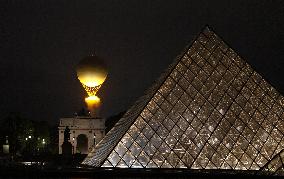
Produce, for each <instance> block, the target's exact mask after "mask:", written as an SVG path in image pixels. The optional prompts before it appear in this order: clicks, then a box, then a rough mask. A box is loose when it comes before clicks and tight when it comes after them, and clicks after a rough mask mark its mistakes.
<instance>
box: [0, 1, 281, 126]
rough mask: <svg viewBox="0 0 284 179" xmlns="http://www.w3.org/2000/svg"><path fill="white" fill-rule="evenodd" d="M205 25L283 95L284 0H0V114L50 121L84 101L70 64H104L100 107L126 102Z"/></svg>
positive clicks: (114, 109)
mask: <svg viewBox="0 0 284 179" xmlns="http://www.w3.org/2000/svg"><path fill="white" fill-rule="evenodd" d="M205 24H209V25H210V26H211V27H212V28H213V30H215V32H217V34H218V35H219V36H221V37H222V38H223V39H224V40H225V41H226V42H227V43H228V44H229V45H230V46H231V47H232V48H233V49H235V50H236V51H237V52H238V53H239V55H241V56H242V57H243V58H244V59H246V60H247V61H248V62H249V63H250V64H251V65H252V67H253V68H254V69H256V70H257V71H258V72H259V73H260V74H262V75H263V76H264V78H265V79H267V80H268V81H269V82H270V83H271V84H272V85H273V86H274V87H275V88H276V89H278V90H279V91H280V92H281V93H282V94H284V70H283V68H284V59H283V56H284V1H283V0H279V1H276V0H275V1H261V0H258V1H251V0H250V1H248V0H243V1H234V2H232V1H228V0H223V1H216V0H215V1H208V0H206V1H205V0H197V1H190V0H186V1H183V0H176V1H157V0H150V1H146V0H143V1H133V0H120V1H116V0H103V1H96V0H92V1H90V0H89V1H88V0H84V1H78V0H76V1H75V0H74V1H73V0H65V1H60V0H53V1H52V0H45V1H43V0H34V1H32V0H27V1H16V0H1V1H0V69H1V70H0V77H1V78H0V85H1V86H0V116H1V117H3V116H6V115H7V114H8V113H9V112H19V113H21V114H22V115H23V116H25V117H28V118H31V119H35V120H48V121H50V122H52V123H56V122H57V121H58V119H59V118H60V117H68V116H72V115H73V113H74V112H76V111H78V110H79V109H80V108H81V107H82V106H83V105H84V97H85V96H86V93H85V92H84V89H83V88H82V86H81V84H80V83H79V81H78V80H77V77H76V72H75V66H76V64H77V63H78V62H79V61H80V60H81V59H82V58H83V57H84V56H87V55H89V54H90V53H91V52H92V51H93V49H95V51H96V54H97V55H99V56H101V57H103V58H104V59H105V61H106V63H107V64H108V66H109V75H108V78H107V80H106V82H105V83H104V84H103V87H102V88H101V91H100V92H99V96H100V97H101V100H102V101H103V104H102V106H101V115H102V116H103V117H107V116H110V115H113V114H116V113H118V112H120V111H123V110H126V109H127V108H128V107H130V106H131V104H133V103H134V101H135V100H136V99H137V98H138V97H139V96H141V95H142V94H143V93H144V91H145V90H146V89H147V88H148V87H149V86H151V84H152V83H153V82H154V80H155V79H156V78H157V77H159V75H160V74H161V73H162V72H163V70H164V69H165V68H167V66H168V65H169V64H170V63H171V62H172V61H173V59H174V58H175V57H176V56H177V55H178V54H179V53H180V52H181V51H182V50H183V49H184V47H185V46H186V45H187V44H188V43H190V42H191V40H193V39H194V37H195V36H196V35H197V34H198V33H199V32H200V31H201V30H202V28H203V27H204V26H205Z"/></svg>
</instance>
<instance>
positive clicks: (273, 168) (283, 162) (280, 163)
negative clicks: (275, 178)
mask: <svg viewBox="0 0 284 179" xmlns="http://www.w3.org/2000/svg"><path fill="white" fill-rule="evenodd" d="M261 171H263V172H264V174H267V175H284V149H283V150H282V151H281V152H280V153H279V154H277V155H275V156H274V157H273V159H272V160H271V161H269V162H268V163H267V164H266V165H265V166H264V167H263V168H262V169H261Z"/></svg>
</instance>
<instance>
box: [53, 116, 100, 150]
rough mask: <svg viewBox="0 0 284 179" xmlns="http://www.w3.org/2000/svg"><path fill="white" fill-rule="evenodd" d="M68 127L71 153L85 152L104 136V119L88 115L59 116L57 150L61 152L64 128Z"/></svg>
mask: <svg viewBox="0 0 284 179" xmlns="http://www.w3.org/2000/svg"><path fill="white" fill-rule="evenodd" d="M66 127H68V128H69V129H70V140H69V142H70V143H71V144H72V153H73V154H76V153H81V154H87V153H88V151H89V150H90V149H91V148H92V147H93V146H94V145H96V144H97V143H98V142H99V141H100V140H101V139H102V138H103V137H104V136H105V119H104V118H94V117H89V116H76V117H73V118H61V119H60V123H59V127H58V132H59V135H58V136H59V141H58V151H59V154H62V147H61V146H62V144H63V141H64V130H65V128H66Z"/></svg>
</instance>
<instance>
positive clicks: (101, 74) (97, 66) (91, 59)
mask: <svg viewBox="0 0 284 179" xmlns="http://www.w3.org/2000/svg"><path fill="white" fill-rule="evenodd" d="M76 71H77V77H78V79H79V81H80V82H81V84H82V86H83V87H84V89H85V91H86V92H87V94H88V96H89V97H87V98H85V102H86V104H87V106H88V110H89V111H90V112H91V115H92V116H93V115H94V111H95V108H96V107H98V106H99V105H100V98H99V97H97V96H96V94H97V92H98V90H99V89H100V87H101V85H102V84H103V83H104V81H105V80H106V77H107V68H106V65H105V64H104V62H103V61H102V59H100V58H99V57H97V56H94V55H93V56H88V57H86V58H84V59H83V60H81V61H80V63H79V64H78V65H77V68H76Z"/></svg>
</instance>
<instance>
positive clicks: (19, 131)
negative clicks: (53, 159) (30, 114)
mask: <svg viewBox="0 0 284 179" xmlns="http://www.w3.org/2000/svg"><path fill="white" fill-rule="evenodd" d="M0 135H1V144H3V142H4V139H5V137H6V136H8V139H9V145H10V153H12V154H17V155H34V154H39V153H42V152H46V151H48V146H49V145H50V126H49V125H48V123H47V122H46V121H32V120H29V119H26V118H24V117H22V116H21V115H19V114H14V113H11V114H9V115H8V116H7V117H6V118H4V119H3V120H2V121H1V130H0Z"/></svg>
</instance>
